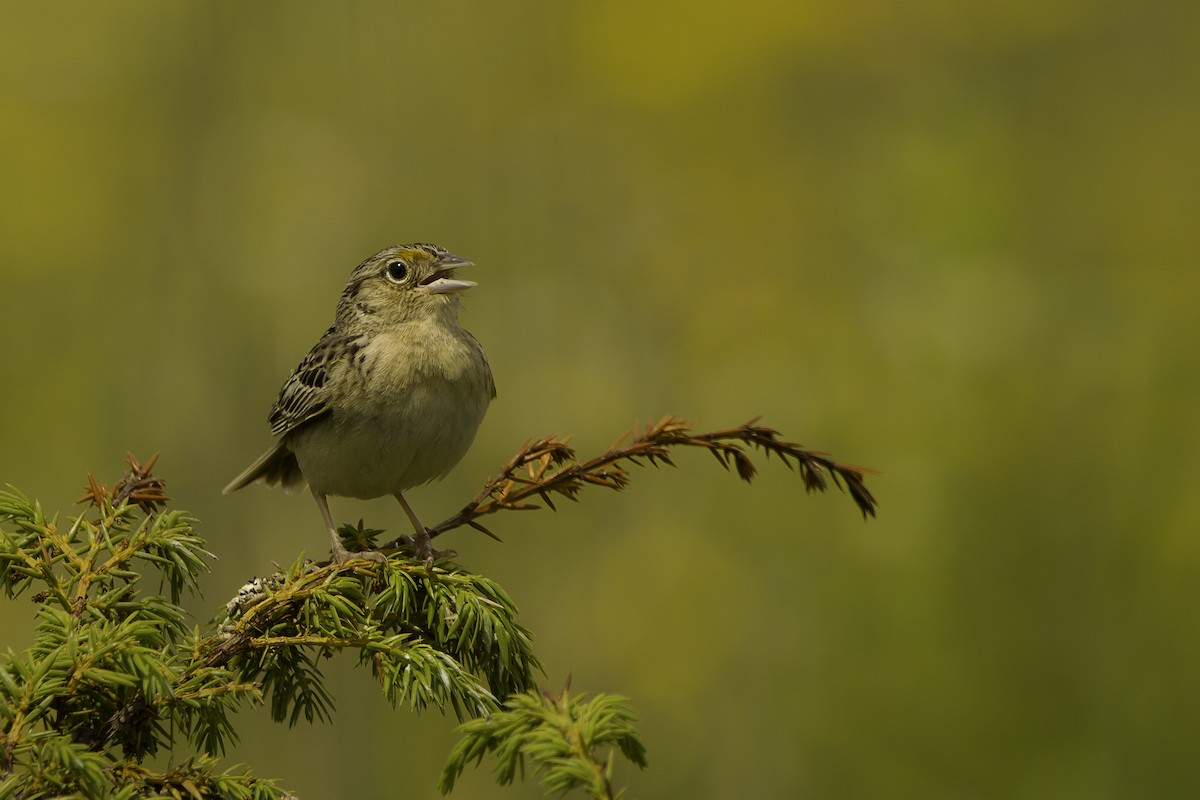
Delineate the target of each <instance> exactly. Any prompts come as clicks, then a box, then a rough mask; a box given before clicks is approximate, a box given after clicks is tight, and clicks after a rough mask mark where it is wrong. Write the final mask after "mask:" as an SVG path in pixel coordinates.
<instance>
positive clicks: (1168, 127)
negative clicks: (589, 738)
mask: <svg viewBox="0 0 1200 800" xmlns="http://www.w3.org/2000/svg"><path fill="white" fill-rule="evenodd" d="M3 28H4V33H3V34H0V37H2V39H3V42H4V46H3V47H0V178H2V181H3V191H0V298H3V312H2V313H0V342H2V345H0V374H2V375H3V376H4V405H3V413H2V414H0V442H3V447H0V482H6V483H11V484H13V485H16V486H18V487H19V488H21V489H22V490H23V491H25V492H27V493H29V494H32V495H35V496H37V497H39V498H40V499H41V501H42V503H43V505H44V506H45V507H46V508H47V509H62V510H63V512H64V513H66V514H70V513H73V510H72V508H71V503H72V501H73V500H74V499H75V498H76V497H78V496H79V494H81V492H82V490H81V488H80V487H82V485H83V482H84V479H85V476H86V474H87V473H88V472H89V471H91V472H94V473H96V474H97V475H98V476H99V477H101V478H104V479H106V480H109V481H110V482H111V480H112V479H113V478H115V477H116V476H117V475H118V474H119V472H120V470H121V458H122V456H123V454H124V453H125V452H126V451H127V450H132V451H133V452H134V453H136V454H138V455H139V456H140V457H142V458H145V457H147V456H148V455H149V454H150V453H153V452H155V451H161V452H162V457H161V460H160V462H159V471H160V472H161V474H162V475H163V476H164V477H165V478H166V479H167V481H168V491H169V493H170V494H171V495H172V497H173V498H174V500H175V502H176V504H177V505H178V506H180V507H182V508H186V509H188V510H190V511H192V512H193V513H195V514H196V515H197V516H198V517H199V518H200V519H201V521H202V525H201V529H200V532H201V534H202V535H204V536H205V537H206V538H207V539H208V540H209V542H210V545H211V547H212V549H213V550H214V551H215V552H216V553H217V554H218V555H219V557H220V560H219V561H218V562H217V563H216V564H215V565H214V568H213V573H212V575H210V576H208V578H207V579H206V581H205V584H204V586H205V595H204V597H203V598H197V599H195V600H194V601H192V602H191V604H190V608H191V609H192V610H193V611H194V612H195V614H196V616H197V620H198V622H200V623H203V622H204V621H205V620H207V619H208V618H209V617H210V616H211V614H212V613H213V612H214V611H215V609H217V608H218V607H220V606H221V605H222V604H223V603H224V601H225V600H226V599H227V598H228V597H229V596H230V595H231V594H232V593H233V592H234V591H235V590H236V589H237V587H238V586H240V585H241V584H242V583H243V582H244V581H246V580H248V579H249V578H250V577H252V576H256V575H262V574H264V573H265V572H267V571H269V570H271V569H272V564H273V563H284V564H287V563H290V562H291V561H293V560H294V559H295V558H296V556H297V555H298V554H299V553H300V552H301V551H305V552H307V553H310V554H311V555H313V556H320V555H322V554H323V552H324V548H325V544H326V543H325V535H324V533H323V531H322V528H321V524H320V519H319V517H318V514H317V511H316V508H315V506H314V504H313V503H312V501H311V499H309V498H308V497H305V496H289V495H286V494H283V493H282V492H272V491H268V490H265V489H261V488H259V487H255V488H253V489H250V490H247V491H244V492H240V493H238V494H237V495H234V496H231V497H222V496H221V495H220V494H219V492H220V488H221V487H222V486H223V485H224V484H225V483H226V482H227V481H228V480H229V479H230V478H231V477H232V476H233V475H234V474H236V473H237V472H238V471H239V470H240V469H241V468H242V467H244V466H245V465H246V464H247V463H249V461H250V460H251V459H253V458H254V457H255V456H257V455H258V454H259V453H260V452H261V451H262V450H263V449H265V448H266V447H267V445H268V443H269V433H268V429H267V425H266V422H265V417H266V414H267V410H268V408H269V406H270V404H271V401H272V400H273V399H274V397H275V393H276V391H277V390H278V388H279V385H280V383H281V382H282V381H283V379H284V378H285V377H286V376H287V375H288V373H289V372H290V371H291V369H292V368H293V367H294V365H295V363H296V362H297V360H298V359H299V358H300V357H301V356H302V355H303V354H304V353H305V352H306V350H307V348H308V347H309V346H310V345H311V344H312V342H313V341H314V340H315V339H316V337H317V336H318V335H319V334H320V333H321V332H322V331H323V330H324V329H325V327H326V326H327V325H328V324H329V323H330V321H331V319H332V314H333V309H334V306H335V304H336V301H337V298H338V295H339V292H340V291H341V287H342V285H343V282H344V281H345V279H346V277H347V275H348V274H349V272H350V270H351V269H352V268H353V267H354V265H356V264H357V263H358V262H359V261H360V260H361V259H363V258H364V257H366V256H368V255H370V254H371V253H373V252H375V251H376V250H378V249H380V248H382V247H384V246H386V245H389V244H393V243H399V242H408V241H431V242H436V243H438V244H441V245H443V246H445V247H447V248H448V249H449V250H451V251H452V252H455V253H458V254H460V255H463V256H465V257H469V258H470V259H471V260H472V261H474V262H476V263H477V264H478V267H477V268H475V269H473V271H472V274H471V275H470V276H468V277H470V278H471V279H472V280H477V281H478V283H479V286H478V287H477V288H475V289H472V290H471V292H470V293H469V296H468V297H467V298H466V304H465V309H464V312H463V321H464V323H465V324H466V326H467V327H468V328H469V329H470V330H471V331H472V332H473V333H475V335H476V336H477V337H478V338H479V339H480V341H481V342H482V343H483V344H484V346H485V348H486V349H487V352H488V354H489V357H490V358H491V362H492V366H493V369H494V371H495V374H496V380H497V385H498V389H499V398H498V400H497V401H496V403H495V404H494V405H493V406H492V408H491V410H490V411H489V416H488V418H487V420H485V422H484V425H483V428H482V430H481V432H480V434H479V437H478V439H477V440H476V443H475V445H474V447H473V449H472V450H471V452H470V454H469V455H468V456H467V458H466V459H465V460H464V462H463V463H462V464H461V465H460V466H459V467H458V468H457V469H456V470H455V471H454V472H453V473H452V474H451V475H450V476H449V477H448V478H447V479H446V480H445V481H443V482H442V483H440V484H437V485H435V486H430V487H427V488H422V489H418V490H415V491H414V492H413V493H412V496H411V498H410V499H411V500H412V502H413V504H414V506H415V508H416V509H417V511H418V512H419V513H420V514H421V515H422V517H423V518H424V519H426V520H427V521H429V520H436V519H441V518H443V517H445V516H449V515H450V514H451V513H453V512H454V511H455V510H457V509H458V508H460V507H461V505H462V504H463V503H464V502H465V501H466V500H467V499H469V498H470V497H471V496H473V494H474V493H475V491H476V490H477V488H478V486H479V484H480V483H481V481H482V480H483V479H484V477H485V476H486V475H488V474H490V473H491V472H493V471H495V470H496V469H497V468H498V467H499V465H500V464H502V463H503V462H504V461H505V460H506V459H507V458H508V457H509V456H510V455H511V454H512V452H513V451H514V450H515V449H516V448H517V447H518V446H519V445H520V444H521V443H522V442H523V441H525V440H526V439H528V438H531V437H537V436H541V435H544V434H547V433H552V432H553V433H559V434H570V435H572V436H573V437H574V439H573V443H574V444H575V445H576V446H577V447H578V448H579V449H580V451H581V453H583V454H585V455H590V454H592V453H594V452H597V451H600V450H602V449H603V448H606V447H607V446H608V445H609V443H610V442H611V441H612V440H613V439H614V438H615V437H616V436H617V434H618V433H620V432H621V431H623V430H625V429H627V428H628V427H629V426H630V425H631V424H632V423H633V422H634V421H635V420H641V421H643V422H646V421H651V420H654V419H657V418H658V417H660V416H662V415H663V414H665V413H677V414H680V415H684V416H687V417H689V418H691V419H694V420H695V422H696V424H697V427H699V428H701V429H705V428H720V427H728V426H732V425H736V424H739V423H741V422H744V421H746V420H748V419H750V418H751V417H754V416H757V415H760V414H762V415H764V421H765V423H766V424H769V425H772V426H775V427H777V428H779V429H781V430H782V432H783V433H784V435H785V436H786V437H788V438H793V439H798V440H800V441H802V442H803V443H804V444H806V445H809V446H812V447H816V448H820V449H824V450H829V451H831V452H832V453H833V454H834V455H835V456H836V457H837V458H839V459H840V460H843V461H846V462H849V463H856V464H866V465H870V466H872V467H875V468H878V469H879V470H881V473H882V474H880V475H879V476H878V477H875V478H874V479H873V480H872V481H871V482H870V484H869V485H870V486H871V487H872V488H873V489H874V490H875V491H876V493H877V495H878V497H879V499H880V501H881V504H882V507H881V512H880V517H879V518H878V519H877V520H874V521H871V522H869V523H863V522H862V521H861V520H860V519H859V518H858V515H857V513H856V511H855V509H854V507H853V505H852V503H851V502H850V500H849V499H848V498H846V497H844V496H841V495H839V494H838V493H836V492H834V493H832V494H831V495H828V496H812V495H805V493H804V491H803V487H802V485H801V483H800V482H799V480H798V478H796V476H795V475H793V474H790V473H788V472H787V471H786V470H785V469H783V468H782V467H780V465H778V464H777V463H774V462H769V463H767V462H763V460H762V459H761V458H760V459H758V462H759V466H760V468H761V470H762V473H761V475H760V478H759V479H758V480H757V481H756V482H755V484H754V485H752V486H744V485H741V484H739V482H738V481H737V480H736V478H734V477H732V476H730V475H727V474H725V473H724V472H723V471H722V470H720V469H719V468H718V467H717V466H716V465H715V464H714V463H712V460H711V459H710V458H708V457H707V456H704V457H701V456H700V455H697V456H694V457H688V456H683V457H681V458H680V459H679V469H677V470H670V469H669V468H660V469H657V470H655V469H649V470H645V471H643V472H640V473H637V474H635V475H634V483H633V485H632V486H631V487H630V489H629V490H628V491H627V492H625V493H624V494H622V495H613V496H607V495H584V496H583V497H582V502H581V503H580V504H578V505H576V504H570V503H568V504H563V506H562V507H560V510H559V512H558V513H557V514H551V513H550V512H541V513H538V514H526V515H517V514H512V515H509V517H508V518H503V517H497V518H495V520H494V522H495V524H494V526H493V527H494V529H495V530H496V532H497V533H499V534H500V535H501V536H502V537H503V538H504V540H505V542H504V544H503V545H498V544H496V543H495V542H492V541H490V540H487V539H485V538H484V537H481V536H477V535H475V534H474V533H472V532H469V531H467V532H463V531H460V532H456V533H454V534H452V535H450V536H449V537H448V538H449V539H450V541H449V545H450V546H452V547H454V548H455V549H457V550H458V551H459V553H460V557H461V560H462V561H463V563H465V564H466V565H468V566H469V567H471V568H473V569H477V570H480V571H482V572H484V573H486V574H488V575H490V576H492V577H495V578H496V579H497V580H499V581H500V583H501V584H502V585H503V586H505V587H506V588H507V589H508V591H509V592H510V593H511V594H512V596H513V597H514V598H515V599H516V601H517V603H518V605H519V606H520V607H521V610H522V619H523V621H524V623H525V624H526V625H528V626H529V627H530V628H531V629H532V630H533V631H534V633H535V635H536V637H537V639H536V641H537V646H538V648H539V653H540V654H541V656H542V657H543V659H544V661H545V663H546V665H547V676H546V680H545V684H546V686H547V687H549V688H557V687H558V686H561V684H562V682H563V681H564V680H565V678H566V675H567V674H568V673H572V674H573V676H574V686H575V688H576V689H579V690H583V691H589V692H600V691H604V692H612V693H618V694H623V695H627V696H628V697H630V699H631V704H632V705H633V707H634V708H636V709H637V710H638V711H639V712H640V715H641V724H640V731H641V733H642V735H643V738H644V740H645V742H646V744H647V746H648V752H649V759H650V768H649V769H648V770H646V771H645V772H642V773H636V772H633V771H631V768H629V767H628V766H627V765H620V766H618V768H617V776H616V777H617V782H618V783H619V784H622V785H628V786H629V787H630V796H631V797H687V798H705V797H712V798H726V797H820V798H878V797H915V798H933V797H945V798H952V797H953V798H965V797H971V798H1009V797H1013V798H1055V799H1057V798H1076V797H1078V798H1089V800H1091V799H1094V798H1126V797H1131V796H1137V797H1140V796H1150V797H1192V796H1195V795H1197V794H1198V793H1200V770H1197V768H1196V767H1195V766H1194V762H1195V759H1194V757H1193V756H1192V753H1191V746H1192V737H1191V734H1192V733H1193V732H1194V730H1195V727H1196V726H1195V720H1196V719H1197V718H1198V716H1200V689H1198V688H1197V686H1198V684H1197V681H1196V674H1197V667H1200V634H1198V633H1197V631H1196V626H1195V624H1194V617H1195V610H1196V608H1197V606H1198V604H1200V498H1198V495H1197V494H1196V492H1195V491H1193V487H1194V486H1195V485H1196V483H1197V481H1198V480H1200V466H1198V463H1200V462H1198V460H1197V458H1196V454H1197V452H1200V415H1197V413H1196V409H1197V408H1200V369H1198V368H1197V358H1196V348H1197V343H1198V342H1200V314H1198V313H1197V309H1200V270H1198V269H1197V265H1198V264H1200V234H1198V233H1197V226H1196V223H1195V220H1194V217H1195V216H1196V209H1197V208H1200V163H1198V160H1197V157H1196V142H1197V141H1200V104H1197V103H1196V101H1195V98H1196V95H1197V90H1198V89H1200V6H1196V5H1194V4H1193V5H1188V4H1168V3H1149V4H1143V5H1140V6H1135V5H1131V4H1122V3H1115V2H1100V3H1084V2H1081V1H1080V0H1049V2H1032V0H1022V1H1021V2H1012V3H1001V4H996V3H992V4H984V3H953V2H933V3H923V4H919V5H916V6H914V5H913V4H905V3H899V2H894V0H862V1H861V2H853V3H847V4H841V5H836V4H820V3H812V2H793V3H784V2H773V1H772V0H743V2H741V3H737V4H722V3H715V2H691V3H683V2H676V1H675V0H671V1H669V2H668V1H667V0H663V2H650V3H633V2H629V1H628V0H613V1H612V2H607V3H586V4H574V3H552V2H546V1H545V0H519V1H518V2H514V3H504V4H499V3H495V4H493V3H482V2H467V3H459V4H428V5H409V4H404V5H402V4H394V3H384V2H371V1H367V2H356V3H348V4H337V5H335V4H315V3H309V4H300V3H282V2H258V3H253V4H250V3H234V2H206V3H200V2H194V1H193V0H186V1H181V2H174V3H160V2H149V0H144V1H139V2H131V1H129V0H118V1H117V2H110V3H105V4H88V3H80V2H64V3H53V4H49V3H47V4H24V5H22V6H19V7H16V6H14V7H13V8H10V9H8V11H7V13H6V14H5V21H4V25H3ZM597 491H598V490H597ZM332 507H333V511H334V513H335V515H336V516H337V517H338V518H339V519H341V520H347V521H350V520H357V519H358V518H359V517H363V518H365V520H366V522H367V524H368V525H373V526H376V527H386V528H388V529H389V530H396V531H397V532H399V530H400V529H402V527H403V517H402V515H401V514H400V512H399V509H398V508H397V507H396V504H395V503H394V502H391V501H388V500H380V501H375V502H370V503H358V502H353V501H346V500H339V499H334V500H333V501H332ZM0 609H2V610H0V632H3V635H4V639H5V643H6V644H7V645H8V646H10V647H13V648H20V647H23V646H24V645H25V643H26V642H27V641H28V636H29V630H30V625H31V622H30V617H31V614H30V612H29V607H28V606H27V605H26V604H25V602H24V601H19V602H16V603H6V604H4V605H3V606H0ZM331 688H332V690H333V692H334V694H335V697H336V699H337V702H338V714H337V717H336V719H335V721H334V723H333V724H332V725H330V726H322V727H315V728H313V727H300V728H296V729H287V728H285V727H281V726H275V725H273V724H272V723H271V722H270V720H269V715H268V714H267V713H266V712H265V710H261V709H260V710H256V711H251V712H247V713H246V717H245V727H244V729H243V742H242V745H241V746H239V747H238V749H237V752H236V753H233V754H231V757H230V758H229V761H230V763H234V762H244V763H246V764H248V765H249V766H250V767H251V768H252V769H253V770H254V771H255V772H256V774H258V775H261V776H264V777H277V778H279V779H281V780H282V781H283V783H284V785H286V786H288V787H290V788H292V789H294V790H295V791H296V792H297V793H298V794H299V796H301V797H306V798H317V797H321V798H338V797H345V798H351V797H354V798H357V797H364V796H365V797H375V796H390V795H391V794H392V793H399V792H400V791H404V792H406V793H412V794H415V795H417V796H430V797H432V796H434V795H435V788H434V787H435V784H436V778H437V775H438V771H439V769H440V765H441V763H442V761H443V760H444V757H445V755H446V753H447V752H448V750H449V748H450V746H451V744H452V742H453V741H454V736H453V732H452V729H453V725H452V724H450V723H449V722H446V721H444V720H441V719H439V718H437V717H436V716H435V715H432V714H427V715H425V716H423V717H419V718H418V717H416V716H415V715H412V714H410V713H407V712H394V711H391V710H389V709H388V708H387V707H386V704H385V702H384V700H383V698H382V696H381V695H380V693H379V691H378V688H377V687H376V686H375V685H374V684H373V683H372V681H371V678H370V676H369V675H368V674H366V673H365V672H364V671H362V670H354V669H352V668H351V665H350V663H349V661H348V660H347V662H346V663H342V662H341V661H337V662H335V664H334V666H333V680H332V682H331ZM497 791H498V790H497V789H496V787H495V786H494V783H493V780H492V777H491V775H490V774H489V772H488V771H487V766H486V764H485V766H484V767H483V768H481V769H480V770H478V771H476V772H475V773H468V775H467V776H465V780H464V782H463V783H462V784H460V786H459V787H458V788H457V789H456V791H455V795H454V796H455V797H461V798H472V797H493V796H495V795H496V792H497ZM504 792H505V793H506V794H507V795H509V796H513V797H538V796H541V793H540V792H539V791H538V789H537V786H536V784H535V783H533V782H529V783H526V784H524V785H521V786H518V787H515V788H512V789H507V790H504Z"/></svg>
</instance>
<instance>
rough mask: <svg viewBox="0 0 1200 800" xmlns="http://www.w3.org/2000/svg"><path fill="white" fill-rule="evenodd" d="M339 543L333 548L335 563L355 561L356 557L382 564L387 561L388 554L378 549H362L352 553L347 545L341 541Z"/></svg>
mask: <svg viewBox="0 0 1200 800" xmlns="http://www.w3.org/2000/svg"><path fill="white" fill-rule="evenodd" d="M337 545H338V546H336V547H334V548H333V563H335V564H339V565H340V564H345V563H346V562H347V561H353V560H354V559H356V558H362V559H366V560H367V561H377V562H379V563H380V564H386V563H387V556H385V555H384V554H383V553H381V552H379V551H378V550H360V551H358V552H357V553H352V552H351V551H349V550H347V549H346V548H345V547H342V546H341V542H338V543H337Z"/></svg>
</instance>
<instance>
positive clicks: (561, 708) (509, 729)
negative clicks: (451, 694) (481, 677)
mask: <svg viewBox="0 0 1200 800" xmlns="http://www.w3.org/2000/svg"><path fill="white" fill-rule="evenodd" d="M569 690H570V679H569V678H568V679H567V686H566V687H564V688H563V690H562V693H561V694H559V695H557V696H555V695H552V694H549V693H547V692H540V693H539V692H536V691H532V690H531V691H528V692H523V693H521V694H516V695H513V696H512V697H510V698H509V699H508V701H507V702H505V704H504V705H505V710H504V711H498V712H495V713H493V714H491V715H489V716H487V717H483V718H479V719H473V720H470V721H469V722H465V723H463V724H462V725H460V726H459V732H460V733H461V734H462V737H463V738H462V739H461V740H460V741H459V743H458V744H457V745H456V746H455V747H454V750H453V751H452V752H451V754H450V758H449V759H448V760H447V762H446V765H445V767H443V769H442V778H441V781H440V783H439V785H438V788H439V789H441V791H442V794H449V793H450V791H451V790H452V789H453V788H454V784H455V781H457V779H458V777H459V776H460V775H462V773H463V770H464V769H466V766H467V765H468V764H469V763H470V762H471V761H475V762H476V764H478V763H481V762H482V761H483V757H484V755H485V754H487V753H492V754H493V755H495V757H496V767H495V773H496V780H497V781H498V782H499V783H500V784H501V785H506V784H509V783H512V781H513V779H514V778H515V777H516V776H517V775H518V774H524V771H525V760H526V759H528V760H529V761H530V762H531V763H532V765H533V768H534V771H535V773H536V774H537V775H538V781H539V782H540V783H541V784H542V786H543V787H545V789H546V791H547V793H551V792H558V793H566V792H568V791H571V790H572V789H582V790H583V791H585V792H587V794H589V795H590V796H591V797H594V798H598V800H616V798H620V797H621V796H622V795H623V794H624V792H622V791H617V790H615V789H614V787H613V784H612V773H613V762H612V760H611V758H609V757H601V756H599V755H598V754H597V751H598V750H599V749H601V748H603V747H605V746H608V747H610V748H611V747H616V748H617V749H619V750H620V751H621V753H622V755H624V756H625V758H627V759H628V760H629V761H631V762H633V763H634V764H636V765H637V766H639V767H643V768H644V767H645V766H646V751H645V748H644V747H643V746H642V743H641V741H640V740H639V739H638V738H637V734H636V733H635V732H634V729H633V721H634V715H633V712H631V711H630V710H629V708H628V706H627V705H626V701H625V698H623V697H618V696H615V695H605V694H598V695H596V696H595V697H593V698H591V699H587V696H586V695H584V694H580V695H577V696H571V695H570V694H569Z"/></svg>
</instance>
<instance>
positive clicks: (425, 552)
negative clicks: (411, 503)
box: [396, 528, 458, 569]
mask: <svg viewBox="0 0 1200 800" xmlns="http://www.w3.org/2000/svg"><path fill="white" fill-rule="evenodd" d="M396 542H397V543H399V544H400V545H401V546H402V547H406V548H408V549H410V550H412V552H413V556H415V557H416V559H417V560H418V561H422V562H424V563H425V568H426V569H428V568H430V567H432V566H433V564H434V562H436V561H442V560H444V559H447V558H454V557H455V556H456V555H458V553H457V552H456V551H454V550H448V549H447V550H435V549H434V548H433V542H432V540H431V539H430V536H429V531H428V530H426V529H425V528H421V530H420V531H418V532H416V533H411V534H408V535H405V536H401V537H399V538H397V539H396Z"/></svg>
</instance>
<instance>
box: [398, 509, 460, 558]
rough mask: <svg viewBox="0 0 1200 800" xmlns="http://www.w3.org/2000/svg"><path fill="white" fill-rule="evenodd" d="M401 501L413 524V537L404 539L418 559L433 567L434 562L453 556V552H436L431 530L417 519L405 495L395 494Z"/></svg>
mask: <svg viewBox="0 0 1200 800" xmlns="http://www.w3.org/2000/svg"><path fill="white" fill-rule="evenodd" d="M392 496H393V497H395V498H396V499H397V500H399V501H400V507H401V508H403V509H404V513H405V514H407V515H408V521H409V522H411V523H412V526H413V532H412V536H404V537H401V538H402V539H407V540H408V543H409V544H411V545H412V548H413V550H414V551H415V553H416V556H417V558H419V559H421V560H422V561H424V562H425V565H426V566H431V565H432V564H433V562H434V560H436V559H438V558H443V557H446V556H453V555H455V552H454V551H453V550H434V549H433V544H432V540H431V539H430V537H429V529H428V528H426V527H425V526H424V525H422V524H421V520H419V519H417V515H416V513H415V512H414V511H413V510H412V506H410V505H409V504H408V501H407V500H405V499H404V495H403V494H401V493H400V492H395V493H393V495H392Z"/></svg>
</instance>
